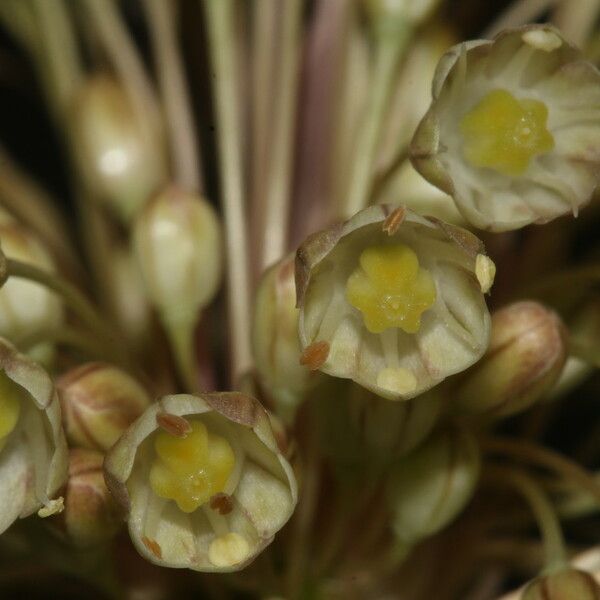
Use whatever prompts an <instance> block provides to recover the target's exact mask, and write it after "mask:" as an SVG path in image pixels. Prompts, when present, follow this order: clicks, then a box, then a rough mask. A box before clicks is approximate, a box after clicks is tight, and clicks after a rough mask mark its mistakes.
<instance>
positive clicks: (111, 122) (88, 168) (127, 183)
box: [71, 75, 167, 222]
mask: <svg viewBox="0 0 600 600" xmlns="http://www.w3.org/2000/svg"><path fill="white" fill-rule="evenodd" d="M71 118H72V120H73V136H74V144H75V149H74V152H75V156H76V157H77V159H78V160H79V163H80V165H81V171H82V173H83V176H84V177H85V180H86V182H87V184H88V185H89V187H90V188H91V189H92V190H93V191H94V192H95V194H96V195H97V196H98V197H99V199H100V200H102V201H103V202H106V203H107V204H108V205H109V206H110V207H111V208H112V209H113V210H114V211H115V212H116V213H117V214H118V215H119V216H120V217H121V218H122V219H123V220H125V221H126V222H129V221H130V220H131V219H132V217H133V216H134V215H135V213H136V212H137V211H138V210H139V209H140V208H141V207H142V206H143V205H144V204H145V202H146V201H147V200H148V199H149V198H150V196H151V195H152V194H153V193H154V192H155V190H156V189H157V188H158V187H159V186H160V185H162V184H163V183H164V181H165V178H166V173H167V168H166V161H165V156H164V152H163V150H162V148H161V146H160V140H159V139H158V138H159V136H158V135H156V133H155V127H154V124H153V123H148V122H146V119H145V118H144V113H143V111H138V110H135V108H134V107H133V106H132V104H131V102H130V99H129V97H128V96H127V94H126V93H125V90H124V89H123V88H122V87H121V86H120V85H119V84H118V83H117V82H116V81H115V80H114V79H112V78H111V77H107V76H105V75H96V76H94V77H90V78H89V79H88V80H87V81H86V82H85V83H84V85H83V86H82V88H81V90H80V91H79V93H78V95H77V96H76V98H75V102H74V110H73V112H72V114H71Z"/></svg>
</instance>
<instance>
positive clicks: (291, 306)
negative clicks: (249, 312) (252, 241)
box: [252, 256, 317, 416]
mask: <svg viewBox="0 0 600 600" xmlns="http://www.w3.org/2000/svg"><path fill="white" fill-rule="evenodd" d="M299 314H300V311H299V310H298V309H297V308H296V284H295V282H294V257H293V256H291V257H288V258H286V259H284V260H282V261H281V262H279V263H278V264H276V265H275V266H274V267H272V268H271V269H269V270H268V271H267V272H266V273H265V274H264V275H263V277H262V280H261V282H260V286H259V288H258V291H257V294H256V304H255V309H254V322H253V331H252V340H253V346H254V358H255V360H256V369H257V371H258V374H259V377H260V381H261V383H262V384H263V387H264V389H265V390H267V393H268V394H270V395H272V396H273V399H274V400H275V402H276V403H277V405H278V408H279V412H280V414H283V415H284V416H289V415H290V414H291V413H293V412H294V410H295V408H296V407H297V405H298V403H299V402H301V401H302V399H303V397H304V394H305V392H306V391H307V390H308V388H309V387H310V386H311V384H312V383H314V382H315V380H316V379H317V373H315V372H314V371H311V370H310V369H309V368H308V367H307V366H306V365H302V364H300V356H301V354H302V350H301V348H300V339H299V337H298V317H299Z"/></svg>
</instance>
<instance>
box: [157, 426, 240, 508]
mask: <svg viewBox="0 0 600 600" xmlns="http://www.w3.org/2000/svg"><path fill="white" fill-rule="evenodd" d="M190 424H191V426H192V431H191V432H190V433H189V434H188V435H187V436H186V437H185V438H179V437H175V436H173V435H171V434H169V433H167V432H163V431H161V432H159V433H158V434H157V435H156V437H155V440H154V450H155V451H156V458H155V460H154V463H153V464H152V467H151V469H150V486H151V487H152V490H153V491H154V493H155V494H156V495H157V496H160V497H161V498H166V499H168V500H174V501H175V502H176V503H177V506H178V507H179V508H180V509H181V510H182V511H184V512H186V513H190V512H193V511H194V510H196V509H197V508H198V507H199V506H201V505H202V504H204V503H205V502H207V501H208V500H209V499H210V497H211V496H213V495H214V494H217V493H219V492H222V491H223V489H224V488H225V484H226V483H227V480H228V479H229V476H230V475H231V473H232V471H233V467H234V465H235V455H234V453H233V450H232V449H231V446H230V445H229V442H228V441H227V440H226V439H225V438H223V437H221V436H220V435H216V434H214V433H212V432H210V431H209V430H208V429H207V428H206V426H205V425H204V423H202V422H201V421H198V420H194V421H190Z"/></svg>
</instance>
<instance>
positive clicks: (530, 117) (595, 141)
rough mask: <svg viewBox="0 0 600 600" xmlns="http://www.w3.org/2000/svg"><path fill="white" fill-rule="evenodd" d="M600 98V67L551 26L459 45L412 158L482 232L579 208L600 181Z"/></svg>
mask: <svg viewBox="0 0 600 600" xmlns="http://www.w3.org/2000/svg"><path fill="white" fill-rule="evenodd" d="M574 90H576V92H575V93H574ZM599 103H600V73H599V72H598V70H597V69H596V68H595V67H594V66H593V65H591V64H590V63H588V62H586V61H584V60H583V59H582V57H581V54H580V52H579V51H578V50H577V49H575V48H574V47H572V46H571V45H569V44H568V43H567V42H566V41H565V40H564V39H563V38H562V37H561V36H560V34H559V32H558V31H557V30H555V29H554V28H553V27H551V26H549V25H529V26H526V27H523V28H520V29H514V30H509V31H506V32H503V33H501V34H500V35H498V36H497V37H496V38H495V39H494V40H492V41H475V42H466V43H463V44H459V45H458V46H455V47H454V48H452V49H451V50H450V51H448V52H447V53H446V54H445V55H444V56H443V57H442V59H441V60H440V63H439V65H438V69H437V71H436V75H435V77H434V81H433V102H432V105H431V107H430V109H429V112H428V113H427V114H426V115H425V117H424V119H423V121H422V122H421V124H420V125H419V127H418V128H417V131H416V133H415V136H414V138H413V141H412V144H411V159H412V161H413V164H414V165H415V167H416V168H417V169H418V170H419V171H420V172H421V174H422V175H423V176H424V177H426V178H427V179H428V180H429V181H430V182H432V183H434V184H435V185H437V186H438V187H439V188H441V189H442V190H444V191H446V192H447V193H449V194H451V195H452V196H453V197H454V200H455V202H456V204H457V206H458V208H459V209H460V211H461V212H462V213H463V215H464V216H465V218H466V219H468V220H469V221H470V222H471V223H472V224H473V225H475V226H476V227H479V228H481V229H489V230H492V231H506V230H511V229H517V228H519V227H523V226H524V225H528V224H530V223H545V222H547V221H550V220H552V219H554V218H556V217H558V216H560V215H562V214H565V213H567V212H573V214H574V215H577V212H578V210H579V208H580V207H581V206H583V205H584V204H585V203H587V202H588V201H589V200H590V198H591V195H592V193H593V191H594V189H595V187H596V185H597V184H598V177H599V175H598V174H599V173H600V169H599V167H600V135H599V133H600V110H598V106H599Z"/></svg>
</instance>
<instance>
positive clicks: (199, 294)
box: [133, 186, 222, 323]
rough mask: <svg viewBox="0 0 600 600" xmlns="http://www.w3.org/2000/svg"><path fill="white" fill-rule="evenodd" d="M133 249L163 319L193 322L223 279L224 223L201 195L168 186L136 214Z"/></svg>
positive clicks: (145, 282) (151, 298)
mask: <svg viewBox="0 0 600 600" xmlns="http://www.w3.org/2000/svg"><path fill="white" fill-rule="evenodd" d="M133 244H134V252H135V254H136V257H137V260H138V263H139V265H140V268H141V271H142V276H143V279H144V284H145V287H146V292H147V294H148V296H149V298H150V300H151V301H152V303H153V304H154V305H155V306H156V308H157V309H158V310H159V311H160V313H161V316H162V318H163V320H164V321H165V322H169V323H178V322H182V321H183V322H195V320H196V317H197V314H198V312H199V311H200V310H201V309H202V308H203V307H204V306H206V305H207V304H208V303H209V302H210V301H211V300H212V298H213V297H214V295H215V294H216V292H217V290H218V288H219V283H220V281H221V262H222V261H221V224H220V222H219V219H218V217H217V215H216V214H215V211H214V210H213V208H212V206H211V205H210V204H209V203H208V202H207V201H206V200H204V199H203V198H202V197H200V196H198V195H196V194H193V193H188V192H185V191H183V190H181V189H180V188H177V187H175V186H169V187H168V188H166V189H165V190H163V191H162V192H161V193H160V194H158V195H157V196H156V197H155V198H154V199H153V200H152V201H151V202H150V203H148V205H147V206H146V207H145V208H144V210H143V211H142V212H141V213H140V214H139V215H138V218H137V219H136V221H135V224H134V230H133Z"/></svg>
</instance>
